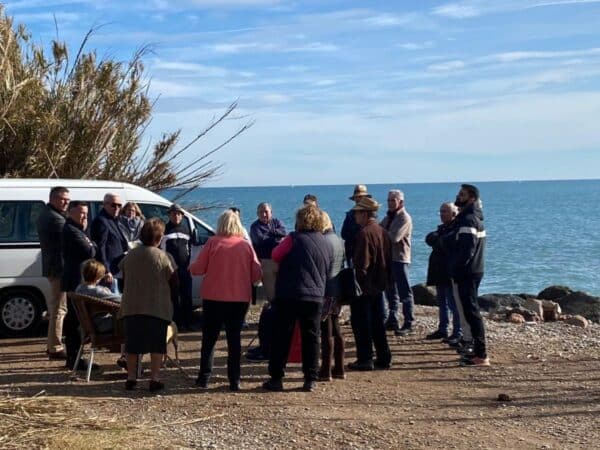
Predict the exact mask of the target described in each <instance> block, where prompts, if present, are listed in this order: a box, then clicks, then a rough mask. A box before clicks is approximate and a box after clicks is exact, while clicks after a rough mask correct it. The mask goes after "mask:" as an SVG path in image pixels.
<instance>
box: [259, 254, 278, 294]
mask: <svg viewBox="0 0 600 450" xmlns="http://www.w3.org/2000/svg"><path fill="white" fill-rule="evenodd" d="M260 264H261V265H262V273H263V276H262V283H263V287H264V289H265V295H266V296H267V300H268V301H270V302H272V301H273V299H274V298H275V279H276V278H277V269H278V268H279V265H278V264H277V263H276V262H275V261H273V260H272V259H261V260H260Z"/></svg>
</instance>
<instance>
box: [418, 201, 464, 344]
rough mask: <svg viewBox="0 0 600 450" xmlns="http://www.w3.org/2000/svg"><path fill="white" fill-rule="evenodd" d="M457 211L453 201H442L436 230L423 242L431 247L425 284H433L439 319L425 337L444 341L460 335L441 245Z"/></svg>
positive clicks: (454, 338)
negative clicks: (450, 328)
mask: <svg viewBox="0 0 600 450" xmlns="http://www.w3.org/2000/svg"><path fill="white" fill-rule="evenodd" d="M457 213H458V209H457V208H456V206H455V205H454V203H442V205H441V206H440V220H441V221H442V223H441V224H440V225H438V227H437V230H436V231H432V232H431V233H429V234H428V235H427V236H426V237H425V242H426V243H427V245H429V246H430V247H431V255H429V266H428V268H427V285H428V286H435V288H436V291H437V300H438V304H439V308H440V321H439V325H438V329H437V330H436V331H434V332H433V333H430V334H428V335H427V336H426V338H425V339H430V340H433V339H442V340H443V341H444V342H449V341H458V340H460V337H461V336H462V329H461V326H460V316H459V313H458V310H457V308H456V303H455V302H454V295H453V293H452V282H451V280H450V276H449V275H448V259H447V254H446V252H445V250H444V248H443V246H442V239H443V237H444V236H445V235H446V234H447V233H448V232H449V231H450V229H451V227H452V222H453V221H454V218H455V217H456V214H457ZM448 310H450V311H452V334H451V335H450V336H448V325H449V322H450V320H449V311H448Z"/></svg>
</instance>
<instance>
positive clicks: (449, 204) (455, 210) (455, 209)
mask: <svg viewBox="0 0 600 450" xmlns="http://www.w3.org/2000/svg"><path fill="white" fill-rule="evenodd" d="M443 206H447V207H448V208H450V211H452V214H454V215H457V214H458V206H456V205H455V204H454V202H444V203H442V205H441V206H440V208H442V207H443Z"/></svg>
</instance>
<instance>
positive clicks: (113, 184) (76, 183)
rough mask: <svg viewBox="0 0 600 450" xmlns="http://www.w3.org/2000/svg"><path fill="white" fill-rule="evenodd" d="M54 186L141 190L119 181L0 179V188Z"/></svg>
mask: <svg viewBox="0 0 600 450" xmlns="http://www.w3.org/2000/svg"><path fill="white" fill-rule="evenodd" d="M54 186H65V187H81V188H83V187H93V188H113V189H114V188H120V189H123V188H126V187H127V188H133V189H142V188H140V187H139V186H136V185H134V184H129V183H123V182H120V181H106V180H75V179H69V178H0V187H5V188H6V187H34V188H48V189H50V188H52V187H54Z"/></svg>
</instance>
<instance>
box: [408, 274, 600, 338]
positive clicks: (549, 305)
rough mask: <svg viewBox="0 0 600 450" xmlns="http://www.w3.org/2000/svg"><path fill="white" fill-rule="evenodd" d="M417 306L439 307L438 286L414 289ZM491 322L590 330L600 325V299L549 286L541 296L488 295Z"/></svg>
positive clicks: (484, 303)
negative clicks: (559, 323) (557, 324)
mask: <svg viewBox="0 0 600 450" xmlns="http://www.w3.org/2000/svg"><path fill="white" fill-rule="evenodd" d="M413 293H414V296H415V303H416V304H418V305H425V306H437V299H436V290H435V287H432V286H426V285H425V284H417V285H415V286H413ZM478 300H479V306H480V307H481V309H482V311H483V312H484V313H485V315H486V316H487V318H488V319H490V320H494V321H501V322H510V323H514V324H522V323H540V322H557V321H562V322H564V323H566V324H569V325H574V326H578V327H581V328H587V327H588V326H589V325H590V322H596V323H598V322H600V297H594V296H593V295H590V294H589V293H587V292H583V291H573V290H572V289H570V288H569V287H567V286H558V285H553V286H548V287H546V288H544V289H543V290H541V291H540V292H539V293H538V294H523V293H522V294H485V295H482V296H480V297H479V298H478Z"/></svg>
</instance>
